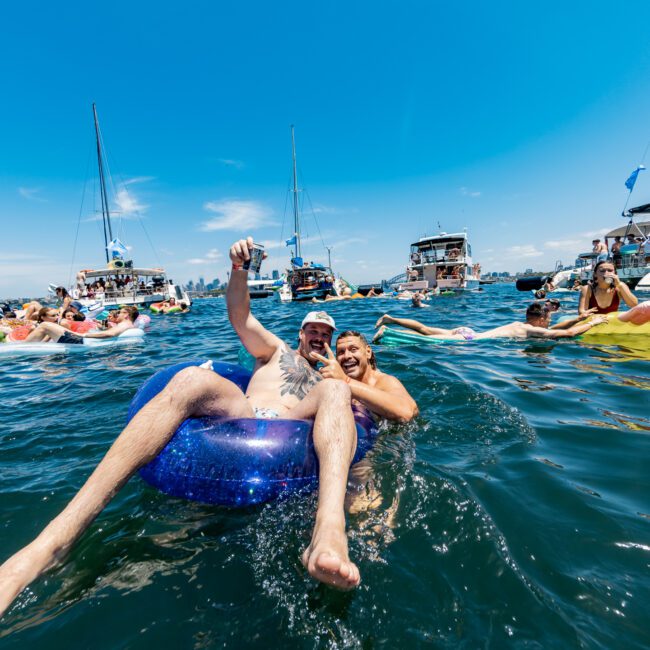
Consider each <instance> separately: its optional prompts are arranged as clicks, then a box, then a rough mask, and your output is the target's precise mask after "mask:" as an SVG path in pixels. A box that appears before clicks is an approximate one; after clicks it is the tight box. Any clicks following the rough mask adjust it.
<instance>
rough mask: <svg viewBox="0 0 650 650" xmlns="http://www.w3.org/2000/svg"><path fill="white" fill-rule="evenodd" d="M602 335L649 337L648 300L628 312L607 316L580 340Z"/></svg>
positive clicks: (649, 311)
mask: <svg viewBox="0 0 650 650" xmlns="http://www.w3.org/2000/svg"><path fill="white" fill-rule="evenodd" d="M603 335H614V336H644V335H645V336H648V335H650V300H647V301H646V302H642V303H639V304H638V305H637V306H636V307H633V308H632V309H630V310H629V311H617V312H613V313H611V314H607V322H606V323H603V324H602V325H598V326H596V327H594V328H593V329H590V330H589V331H588V332H585V333H584V334H583V335H582V336H581V337H580V338H581V339H585V340H588V339H591V338H594V337H596V336H597V337H599V338H600V337H601V336H603Z"/></svg>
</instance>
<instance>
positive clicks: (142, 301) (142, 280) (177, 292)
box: [70, 103, 192, 309]
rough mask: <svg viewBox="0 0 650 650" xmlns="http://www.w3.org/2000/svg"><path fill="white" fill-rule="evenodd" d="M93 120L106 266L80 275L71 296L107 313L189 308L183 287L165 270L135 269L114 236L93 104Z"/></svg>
mask: <svg viewBox="0 0 650 650" xmlns="http://www.w3.org/2000/svg"><path fill="white" fill-rule="evenodd" d="M93 119H94V123H95V139H96V143H97V167H98V170H99V191H100V197H101V206H102V225H103V232H104V252H105V256H106V266H104V267H100V268H97V269H83V270H81V271H79V272H78V273H77V277H76V283H75V286H73V287H71V291H70V293H71V295H72V296H73V297H74V298H75V300H77V301H78V302H80V303H81V304H82V305H83V306H84V307H89V306H93V308H95V307H96V306H97V304H98V303H101V304H103V307H104V308H108V309H110V308H112V307H117V306H118V305H138V306H142V305H144V306H148V305H151V304H152V303H155V302H161V301H163V300H169V298H175V299H176V301H177V302H179V303H180V302H184V303H186V304H187V305H188V306H189V305H190V304H191V303H192V301H191V299H190V297H189V295H188V294H187V292H186V291H185V290H184V289H183V288H182V287H181V286H180V285H176V284H174V283H173V281H172V280H169V279H168V278H167V274H166V273H165V270H164V269H162V268H144V267H137V266H134V265H133V260H130V259H127V258H126V256H127V255H128V248H127V247H126V246H125V245H124V244H123V243H122V242H121V241H120V240H119V239H118V238H117V237H115V236H114V234H113V222H112V220H111V212H110V209H109V199H108V193H107V191H106V175H105V171H104V167H105V164H104V152H103V151H102V138H101V132H100V129H99V120H98V118H97V107H96V106H95V104H94V103H93ZM93 286H94V289H93ZM89 287H90V289H89Z"/></svg>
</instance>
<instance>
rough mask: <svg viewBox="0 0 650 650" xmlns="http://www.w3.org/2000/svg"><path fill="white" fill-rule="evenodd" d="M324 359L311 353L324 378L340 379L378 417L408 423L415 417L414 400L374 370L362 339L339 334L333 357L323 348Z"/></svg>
mask: <svg viewBox="0 0 650 650" xmlns="http://www.w3.org/2000/svg"><path fill="white" fill-rule="evenodd" d="M325 350H326V352H327V357H324V356H322V355H320V354H318V353H315V352H312V354H311V356H312V358H314V359H317V360H318V361H321V362H322V363H323V367H322V368H321V369H320V373H321V375H322V376H323V377H325V378H332V379H342V380H343V381H345V382H346V383H347V384H348V385H349V386H350V390H351V392H352V400H353V401H357V402H360V403H361V404H363V405H364V406H365V407H366V408H368V409H370V410H371V411H372V412H373V413H375V414H376V415H378V416H379V417H382V418H386V419H388V420H398V421H400V422H408V421H409V420H412V419H413V418H414V417H415V416H416V415H417V413H418V407H417V404H416V403H415V400H414V399H413V398H412V397H411V396H410V395H409V393H408V391H407V390H406V388H404V386H403V385H402V382H401V381H400V380H399V379H397V378H396V377H393V376H392V375H387V374H386V373H384V372H381V370H378V369H377V359H376V358H375V353H374V352H373V350H372V348H371V347H370V344H369V343H368V340H367V339H366V337H365V336H364V335H363V334H361V332H357V331H356V330H346V331H345V332H341V333H340V334H339V336H338V338H337V339H336V355H334V353H333V352H332V350H331V349H330V347H329V345H325Z"/></svg>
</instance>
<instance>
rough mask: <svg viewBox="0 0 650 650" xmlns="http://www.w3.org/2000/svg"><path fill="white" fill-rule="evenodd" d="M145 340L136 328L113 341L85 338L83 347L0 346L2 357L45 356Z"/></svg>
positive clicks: (15, 344)
mask: <svg viewBox="0 0 650 650" xmlns="http://www.w3.org/2000/svg"><path fill="white" fill-rule="evenodd" d="M143 340H144V332H143V331H142V330H141V329H139V328H134V329H130V330H127V331H126V332H123V333H122V334H120V335H119V336H116V337H115V338H112V339H88V338H85V339H84V342H83V345H78V344H76V343H72V344H66V343H3V344H0V357H5V356H16V357H22V356H45V355H48V354H66V353H68V352H76V351H79V350H89V349H94V348H107V347H108V348H110V347H116V346H120V345H130V344H133V343H139V342H141V341H143Z"/></svg>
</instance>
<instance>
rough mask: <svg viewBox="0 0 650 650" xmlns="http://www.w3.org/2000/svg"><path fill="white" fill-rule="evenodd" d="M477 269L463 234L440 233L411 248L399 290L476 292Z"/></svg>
mask: <svg viewBox="0 0 650 650" xmlns="http://www.w3.org/2000/svg"><path fill="white" fill-rule="evenodd" d="M480 275H481V266H480V264H476V263H474V262H473V260H472V247H471V245H470V243H469V241H468V239H467V231H466V230H464V231H463V232H459V233H446V232H440V233H438V234H437V235H432V236H428V237H421V238H420V239H418V241H416V242H414V243H413V244H411V251H410V255H409V261H408V266H407V268H406V281H405V282H401V283H400V284H399V288H400V289H410V290H418V289H432V288H434V287H435V286H438V288H439V289H440V290H441V291H473V290H476V289H478V286H479V280H480Z"/></svg>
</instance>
